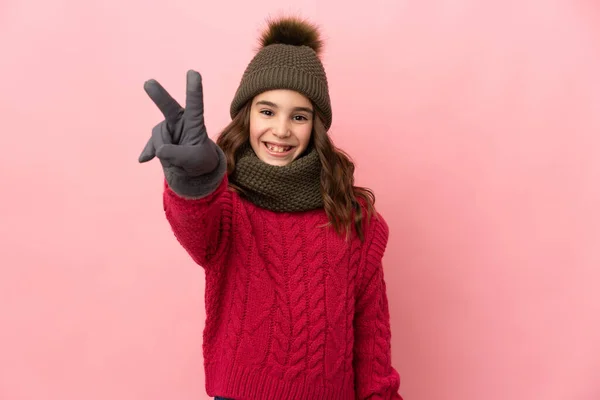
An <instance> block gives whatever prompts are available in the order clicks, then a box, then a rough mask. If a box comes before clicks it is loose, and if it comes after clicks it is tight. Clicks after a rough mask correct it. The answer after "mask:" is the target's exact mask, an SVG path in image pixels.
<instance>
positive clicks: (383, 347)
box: [164, 177, 401, 400]
mask: <svg viewBox="0 0 600 400" xmlns="http://www.w3.org/2000/svg"><path fill="white" fill-rule="evenodd" d="M227 185H228V178H227V177H225V178H224V179H223V182H222V183H221V185H220V186H219V187H218V188H217V190H216V191H215V192H214V193H212V194H210V195H208V196H207V197H205V198H202V199H195V200H190V199H184V198H182V197H179V196H178V195H177V194H175V193H174V192H173V191H172V190H171V189H170V188H169V187H168V186H165V194H164V207H165V212H166V216H167V219H168V221H169V223H170V224H171V226H172V229H173V232H174V234H175V236H176V238H177V240H178V241H179V243H181V245H182V246H183V247H184V248H185V249H186V251H187V252H188V253H189V254H190V256H191V257H192V259H193V260H194V261H196V263H198V264H199V265H201V266H202V267H204V270H205V272H206V296H205V303H206V316H207V319H206V326H205V329H204V335H203V340H204V342H203V352H204V366H205V373H206V390H207V392H208V394H209V395H210V396H223V397H226V398H233V399H236V400H277V399H285V400H312V399H315V400H321V399H322V400H328V399H335V400H350V399H396V400H398V399H401V397H400V395H399V394H398V388H399V384H400V378H399V375H398V373H397V372H396V370H395V369H394V368H393V367H392V365H391V348H390V339H391V334H390V326H389V312H388V304H387V297H386V293H385V290H386V288H385V281H384V278H383V268H382V263H381V259H382V257H383V253H384V251H385V247H386V245H387V239H388V228H387V225H386V224H385V221H384V220H383V218H381V217H380V218H379V219H374V220H373V221H372V222H371V224H370V225H369V227H368V229H367V231H366V240H365V241H364V242H361V241H360V240H359V239H358V238H353V239H351V240H349V241H346V240H344V238H342V237H340V236H339V235H337V234H335V232H334V231H333V230H332V229H331V228H325V227H323V225H324V224H326V223H327V217H326V215H325V212H324V211H323V210H322V209H317V210H312V211H304V212H296V213H278V212H275V211H269V210H266V209H262V208H258V207H257V206H255V205H254V204H252V203H250V202H249V201H247V200H244V199H242V198H240V197H239V196H238V195H237V194H235V193H234V192H232V191H230V190H228V188H227Z"/></svg>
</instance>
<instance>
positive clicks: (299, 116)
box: [294, 115, 308, 121]
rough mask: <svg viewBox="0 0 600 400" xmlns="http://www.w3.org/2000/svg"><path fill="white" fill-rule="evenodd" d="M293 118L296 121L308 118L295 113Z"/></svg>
mask: <svg viewBox="0 0 600 400" xmlns="http://www.w3.org/2000/svg"><path fill="white" fill-rule="evenodd" d="M294 119H295V120H296V121H308V118H306V117H305V116H304V115H296V116H294Z"/></svg>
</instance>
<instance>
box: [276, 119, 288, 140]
mask: <svg viewBox="0 0 600 400" xmlns="http://www.w3.org/2000/svg"><path fill="white" fill-rule="evenodd" d="M272 129H273V135H275V136H277V137H278V138H287V137H289V136H290V134H291V131H290V126H289V123H288V121H287V120H285V119H278V120H277V121H274V122H273V128H272Z"/></svg>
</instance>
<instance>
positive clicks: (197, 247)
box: [163, 175, 233, 268]
mask: <svg viewBox="0 0 600 400" xmlns="http://www.w3.org/2000/svg"><path fill="white" fill-rule="evenodd" d="M227 185H228V179H227V176H226V175H225V176H224V177H223V178H222V179H221V181H220V183H219V184H218V186H217V187H216V189H215V190H213V191H212V192H210V193H209V194H208V195H205V196H204V197H201V198H187V197H183V196H182V195H180V194H178V193H176V192H175V191H173V189H172V188H171V187H170V186H169V184H168V182H167V180H165V183H164V192H163V206H164V211H165V214H166V218H167V220H168V221H169V224H170V225H171V229H172V230H173V233H174V234H175V237H176V238H177V241H178V242H179V243H180V244H181V246H182V247H183V248H184V249H185V250H186V251H187V253H188V254H189V255H190V256H191V257H192V259H193V260H194V261H195V262H196V263H197V264H198V265H200V266H202V267H205V268H215V267H217V266H218V265H219V264H220V261H221V260H222V257H223V255H224V254H225V253H226V252H227V249H228V246H229V238H230V232H231V221H232V217H233V193H232V192H230V191H229V190H228V188H227Z"/></svg>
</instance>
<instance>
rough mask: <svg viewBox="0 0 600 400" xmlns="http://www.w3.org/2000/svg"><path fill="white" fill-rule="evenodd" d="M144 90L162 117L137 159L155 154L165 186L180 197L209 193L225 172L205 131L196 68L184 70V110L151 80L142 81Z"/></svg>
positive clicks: (144, 159)
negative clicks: (185, 76) (161, 167)
mask: <svg viewBox="0 0 600 400" xmlns="http://www.w3.org/2000/svg"><path fill="white" fill-rule="evenodd" d="M144 90H145V91H146V93H147V94H148V96H150V98H151V99H152V101H154V103H155V104H156V105H157V107H158V108H159V109H160V111H161V112H162V114H163V115H164V117H165V119H164V120H163V121H162V122H160V123H159V124H158V125H156V126H155V127H154V128H153V129H152V137H151V138H150V139H149V140H148V143H147V144H146V146H145V147H144V150H143V151H142V154H140V157H139V162H140V163H144V162H147V161H150V160H152V159H153V158H154V156H156V157H157V158H158V159H159V160H160V163H161V164H162V166H163V170H164V172H165V177H166V179H167V182H168V184H169V186H170V187H171V188H172V189H173V190H174V191H175V192H177V193H178V194H180V195H182V196H186V197H194V198H196V197H203V196H206V195H208V194H210V193H211V192H212V191H214V190H215V189H216V188H217V186H218V185H219V183H220V182H221V180H222V178H223V176H224V175H225V171H226V169H227V163H226V160H225V156H224V154H223V152H222V151H221V149H220V148H219V147H218V146H217V145H216V144H215V143H214V142H213V141H212V140H211V139H210V138H209V137H208V135H207V133H206V126H205V125H204V102H203V93H202V77H201V76H200V74H199V73H198V72H196V71H193V70H190V71H188V72H187V91H186V104H185V109H184V108H182V107H181V106H180V105H179V103H177V101H176V100H175V99H173V97H171V95H170V94H169V93H168V92H167V91H166V90H165V89H164V88H163V87H162V86H161V85H160V83H158V82H157V81H155V80H154V79H151V80H149V81H147V82H146V83H145V84H144Z"/></svg>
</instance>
